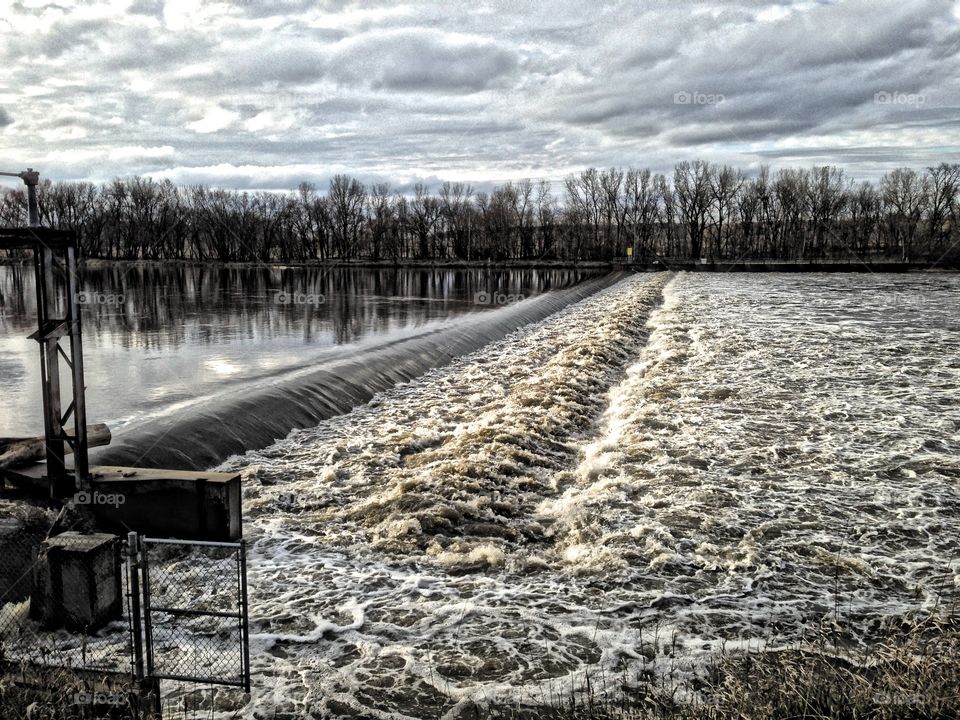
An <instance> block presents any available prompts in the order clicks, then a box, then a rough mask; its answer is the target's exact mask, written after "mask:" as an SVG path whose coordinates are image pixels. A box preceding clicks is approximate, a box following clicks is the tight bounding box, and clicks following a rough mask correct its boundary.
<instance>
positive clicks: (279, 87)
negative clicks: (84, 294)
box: [0, 0, 960, 189]
mask: <svg viewBox="0 0 960 720" xmlns="http://www.w3.org/2000/svg"><path fill="white" fill-rule="evenodd" d="M4 20H5V21H6V22H2V23H0V61H2V63H3V65H4V68H5V72H4V75H3V79H2V80H0V127H2V128H3V134H2V136H0V152H2V154H4V155H5V156H9V157H17V158H20V157H23V158H24V161H25V162H26V161H29V162H32V163H33V164H34V165H38V166H41V167H43V168H44V171H45V173H47V174H48V175H54V176H56V175H59V176H62V177H74V178H78V177H89V178H91V179H103V178H108V177H110V176H113V175H125V174H131V173H137V172H151V173H154V174H156V175H158V176H166V177H171V178H174V179H177V180H178V181H184V182H195V181H203V182H210V183H213V184H220V185H233V186H237V187H245V188H264V187H269V188H276V189H279V188H282V187H291V188H292V187H295V186H296V185H297V183H298V182H299V180H301V179H307V180H311V181H314V182H317V183H318V184H321V185H322V184H323V183H324V182H326V179H327V178H329V177H330V175H332V174H334V173H335V172H351V171H352V172H355V173H356V174H357V175H358V176H359V177H361V178H362V179H369V180H371V181H373V180H388V181H391V182H392V183H393V184H394V185H395V186H396V187H400V188H402V187H412V184H413V183H415V182H417V181H424V182H428V183H430V182H439V180H440V179H442V178H450V179H455V180H462V179H466V180H470V181H472V182H474V184H475V185H476V186H477V187H489V186H490V184H491V183H493V182H496V181H501V180H504V179H507V178H510V177H524V176H529V177H553V178H557V177H559V176H562V175H563V174H564V173H566V172H569V171H571V170H574V169H577V168H578V167H582V166H585V165H598V166H608V165H613V164H628V163H632V164H644V165H650V166H651V167H652V168H653V169H655V170H658V171H668V170H669V169H670V167H671V166H672V164H673V163H674V162H675V161H677V160H679V159H689V158H692V157H704V158H705V159H708V160H712V161H716V162H730V163H736V164H741V165H744V166H745V167H746V166H756V165H757V164H758V163H761V162H784V163H795V162H804V161H805V160H806V159H812V160H815V161H816V162H819V163H826V162H835V163H840V164H843V165H845V166H846V167H847V168H848V170H849V172H850V174H852V175H855V176H869V175H875V174H879V173H881V172H883V171H884V170H885V169H889V168H891V167H894V166H897V165H927V164H931V162H932V161H933V160H934V159H936V158H937V157H941V158H942V159H945V160H951V159H956V153H957V150H958V145H960V120H958V116H960V113H958V112H957V108H958V106H960V83H958V81H957V77H960V72H958V71H960V61H958V58H960V2H958V1H955V0H845V2H842V3H841V2H836V3H831V2H817V1H811V0H782V1H781V2H777V3H770V2H760V1H759V0H730V1H729V2H723V1H721V0H713V1H711V2H706V1H696V2H695V1H694V0H677V1H676V2H671V3H667V2H656V3H642V4H638V3H633V2H611V3H598V4H596V5H593V6H590V8H589V12H585V11H584V6H583V4H582V2H578V1H575V0H555V1H554V2H550V3H516V2H512V1H510V0H490V2H487V3H484V4H482V5H476V4H472V5H466V4H463V5H461V4H453V3H447V4H439V3H403V2H400V3H397V2H382V3H379V4H377V3H370V2H364V3H359V2H353V1H352V0H332V1H330V2H321V3H316V2H308V1H307V0H269V1H268V0H245V1H244V2H242V3H236V4H229V3H200V2H193V1H188V0H183V1H181V0H168V1H167V2H165V3H161V2H159V1H154V0H133V1H132V2H131V0H116V3H115V4H114V5H110V4H105V5H100V4H91V3H86V2H84V3H80V2H72V1H71V2H67V0H60V2H58V3H57V4H48V5H46V6H42V5H38V6H36V7H35V6H33V5H30V6H27V5H24V4H22V3H14V4H13V5H11V6H10V12H9V13H8V15H7V16H6V17H5V18H4ZM13 118H16V121H17V122H16V123H12V119H13Z"/></svg>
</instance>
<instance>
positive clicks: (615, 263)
mask: <svg viewBox="0 0 960 720" xmlns="http://www.w3.org/2000/svg"><path fill="white" fill-rule="evenodd" d="M23 262H24V259H22V258H19V259H18V258H0V265H16V264H22V263H23ZM80 264H81V266H84V267H89V268H110V267H123V268H130V267H143V268H150V267H203V268H223V269H248V268H269V269H276V270H282V269H286V268H303V269H348V268H349V269H354V268H355V269H382V270H417V269H423V270H565V269H571V270H573V269H575V270H597V271H604V270H634V271H637V272H655V271H659V270H683V271H687V272H830V273H835V272H836V273H861V272H863V273H866V272H869V273H877V272H886V273H903V272H956V271H958V270H960V262H958V261H916V262H904V261H896V260H885V259H874V260H860V259H847V260H822V261H821V260H818V261H805V260H803V261H801V260H732V261H725V260H719V261H716V262H713V261H710V262H705V261H701V260H688V259H672V258H664V259H662V260H656V261H653V262H639V261H633V260H629V259H627V258H621V259H616V260H580V261H572V260H498V261H488V260H452V259H446V260H419V259H403V260H396V261H395V260H338V259H333V260H324V261H309V262H293V261H287V262H281V261H271V262H261V261H222V260H210V259H206V260H197V259H183V260H179V259H177V260H170V259H167V260H145V259H140V260H109V259H104V258H85V259H81V261H80Z"/></svg>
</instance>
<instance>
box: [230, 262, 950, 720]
mask: <svg viewBox="0 0 960 720" xmlns="http://www.w3.org/2000/svg"><path fill="white" fill-rule="evenodd" d="M958 385H960V278H958V277H957V276H956V275H946V274H945V275H916V276H915V275H905V276H879V275H857V276H849V275H756V276H744V275H722V274H697V275H690V274H680V275H674V276H671V275H666V274H658V275H637V276H632V277H630V278H627V279H625V280H623V281H621V282H620V283H618V284H616V285H614V286H613V287H610V288H607V289H605V290H601V291H600V292H598V293H596V294H595V295H592V296H591V297H588V298H586V299H583V300H581V301H579V302H577V303H575V304H572V305H570V306H568V307H566V308H564V309H562V310H560V311H559V312H557V313H555V314H553V315H551V316H549V317H548V318H546V319H545V320H542V321H540V322H538V323H535V324H531V325H529V326H526V327H524V328H523V329H521V330H519V331H517V332H514V333H513V334H511V335H509V336H507V337H506V338H505V339H503V340H501V341H498V342H495V343H492V344H489V345H487V346H486V347H484V348H482V349H480V350H478V351H476V352H474V353H472V354H470V355H466V356H464V357H461V358H460V359H458V360H456V361H454V362H453V363H452V364H450V365H449V366H447V367H445V368H442V369H439V370H433V371H430V372H428V373H427V374H426V375H424V376H423V377H421V378H419V379H417V380H414V381H412V382H409V383H405V384H402V385H399V386H397V387H395V388H393V389H391V390H387V391H385V392H383V393H381V394H379V395H377V396H376V397H375V398H374V399H373V400H372V401H371V402H370V403H368V404H366V405H364V406H362V407H360V408H357V409H355V410H354V411H352V412H350V413H349V414H346V415H343V416H340V417H337V418H333V419H331V420H328V421H325V422H324V423H322V424H321V425H320V426H319V427H316V428H314V429H310V430H302V431H296V432H294V433H293V434H292V435H291V436H290V437H288V438H287V439H286V440H284V441H281V442H278V443H276V444H274V445H273V446H271V447H270V448H267V449H266V450H263V451H259V452H256V453H249V454H248V455H246V456H244V457H242V458H234V459H232V460H230V461H228V462H227V463H226V465H225V467H228V468H233V469H237V468H245V474H246V480H245V485H244V503H245V506H244V512H245V520H244V523H245V534H246V535H247V537H248V541H250V542H252V548H251V553H250V569H249V582H250V588H251V590H250V592H251V595H250V602H251V633H252V638H251V641H252V656H253V675H254V685H255V690H254V693H253V696H252V697H253V699H252V700H251V702H250V704H249V705H248V706H247V707H246V709H245V711H244V712H245V713H246V715H247V716H248V717H273V716H274V712H277V713H280V715H281V716H282V714H283V713H289V714H291V715H292V716H310V715H315V716H317V717H320V716H324V715H325V714H328V713H329V714H335V715H345V716H350V715H357V714H359V715H363V716H372V717H391V718H393V717H444V716H445V717H457V716H458V715H460V714H461V713H465V712H466V711H467V710H468V709H470V708H473V707H474V706H475V705H483V704H485V703H492V702H524V703H530V704H538V703H543V702H549V701H550V700H551V699H555V698H557V697H558V696H559V694H560V693H568V692H569V690H570V688H572V687H576V686H579V685H580V684H582V683H583V682H584V681H585V679H586V677H587V676H589V677H590V679H591V685H592V687H593V688H594V689H595V690H596V689H597V688H604V687H605V688H607V689H609V690H610V691H611V692H614V691H615V689H616V688H617V687H619V686H621V685H622V684H623V683H624V682H627V683H629V682H630V681H631V679H634V678H636V677H637V674H638V673H639V672H640V671H641V670H643V669H644V668H646V667H649V666H650V665H651V664H658V663H660V664H668V665H678V664H679V665H682V664H683V663H690V662H695V661H696V659H697V657H698V656H702V655H703V654H704V653H712V652H716V651H718V650H719V649H720V648H721V647H726V648H730V647H737V646H741V647H742V646H745V645H747V644H751V643H752V644H756V643H757V642H759V641H765V642H768V643H772V645H773V646H777V645H778V644H785V643H791V642H795V641H797V640H798V639H799V638H800V637H801V635H802V634H803V632H804V629H805V628H807V629H809V628H811V627H814V626H816V625H817V624H819V623H821V622H824V621H830V620H831V619H837V618H842V619H843V620H844V622H845V623H846V624H847V625H848V626H849V627H852V628H854V630H855V631H856V632H855V634H856V635H858V636H859V637H860V638H861V639H862V638H866V637H867V636H868V635H869V634H870V633H871V632H873V631H875V630H876V629H877V628H878V626H879V625H880V624H882V623H881V620H882V619H883V618H886V617H892V616H896V615H897V614H900V613H903V612H905V611H908V610H910V609H913V608H918V607H930V606H932V605H934V604H936V603H938V602H939V603H947V602H954V601H955V600H956V597H957V595H958V593H960V567H958V566H960V562H954V553H955V552H956V548H957V541H958V538H960V410H958V400H957V399H958Z"/></svg>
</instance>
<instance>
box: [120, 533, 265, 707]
mask: <svg viewBox="0 0 960 720" xmlns="http://www.w3.org/2000/svg"><path fill="white" fill-rule="evenodd" d="M138 560H139V566H140V573H139V575H140V578H141V579H142V588H141V595H142V598H143V607H142V613H140V614H142V617H143V646H144V648H143V649H144V652H143V654H142V655H141V656H140V662H141V663H142V662H143V661H144V660H145V667H143V666H142V665H138V667H137V670H138V671H139V672H143V676H145V677H147V678H156V679H158V680H179V681H184V682H199V683H210V684H217V685H231V686H235V687H240V688H243V689H244V691H245V692H249V691H250V638H249V628H248V619H247V618H248V616H247V571H246V544H245V543H244V541H243V540H241V541H240V542H237V543H227V542H202V541H196V540H172V539H161V538H147V537H140V538H139V554H138ZM131 614H133V613H131ZM135 617H136V615H135ZM135 635H136V633H135ZM134 644H135V645H136V644H137V643H136V637H135V642H134ZM141 668H142V669H141Z"/></svg>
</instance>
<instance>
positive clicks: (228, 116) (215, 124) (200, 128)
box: [187, 107, 240, 134]
mask: <svg viewBox="0 0 960 720" xmlns="http://www.w3.org/2000/svg"><path fill="white" fill-rule="evenodd" d="M239 117H240V115H239V114H237V113H235V112H234V111H233V110H226V109H224V108H222V107H211V108H207V109H206V110H205V111H204V113H203V117H201V118H200V119H199V120H194V121H193V122H191V123H187V129H188V130H193V132H195V133H201V134H205V133H214V132H218V131H220V130H224V129H225V128H228V127H230V126H231V125H233V124H234V123H235V122H236V121H237V119H238V118H239Z"/></svg>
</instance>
